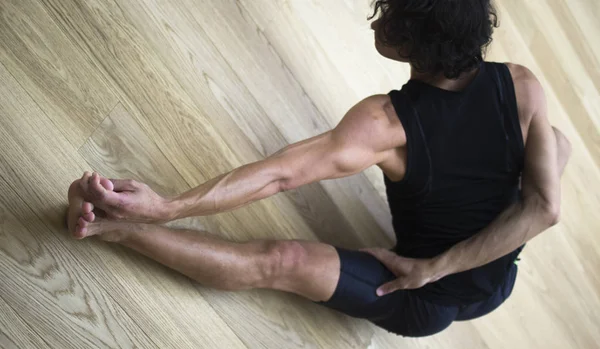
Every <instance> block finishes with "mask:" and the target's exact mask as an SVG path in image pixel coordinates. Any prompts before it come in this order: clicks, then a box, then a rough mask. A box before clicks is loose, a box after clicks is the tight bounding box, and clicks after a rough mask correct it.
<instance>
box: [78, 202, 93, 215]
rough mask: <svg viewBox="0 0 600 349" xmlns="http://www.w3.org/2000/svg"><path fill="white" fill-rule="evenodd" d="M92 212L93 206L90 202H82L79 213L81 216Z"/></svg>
mask: <svg viewBox="0 0 600 349" xmlns="http://www.w3.org/2000/svg"><path fill="white" fill-rule="evenodd" d="M93 210H94V204H92V203H91V202H87V201H84V203H83V204H82V205H81V212H82V213H83V214H86V213H90V212H92V211H93Z"/></svg>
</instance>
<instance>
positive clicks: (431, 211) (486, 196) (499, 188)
mask: <svg viewBox="0 0 600 349" xmlns="http://www.w3.org/2000/svg"><path fill="white" fill-rule="evenodd" d="M389 96H390V99H391V102H392V104H393V105H394V108H395V111H396V113H397V115H398V117H399V119H400V120H401V122H402V125H403V129H404V133H405V136H406V140H407V142H406V146H405V147H406V172H405V175H404V178H403V179H402V180H400V181H393V180H391V179H390V178H388V177H387V176H385V184H386V187H387V195H388V201H389V205H390V209H391V212H392V216H393V224H394V229H395V231H396V238H397V245H396V248H395V250H396V252H397V253H398V254H400V255H402V256H407V257H413V258H430V257H434V256H437V255H439V254H440V253H442V252H444V251H446V250H447V249H449V248H450V247H452V246H453V245H455V244H457V243H458V242H460V241H463V240H465V239H468V238H469V237H471V236H472V235H474V234H476V233H477V232H479V231H480V230H481V229H483V228H484V227H485V226H487V225H488V224H490V222H491V221H493V220H494V219H495V218H496V217H497V216H498V215H499V214H500V213H501V212H502V211H503V210H504V209H506V207H508V206H509V205H510V204H512V203H514V202H515V201H516V200H517V198H518V186H519V177H520V175H521V171H522V170H523V159H524V145H523V137H522V132H521V129H520V123H519V116H518V112H517V103H516V98H515V92H514V88H513V82H512V78H511V74H510V72H509V70H508V68H507V67H506V66H505V65H503V64H497V63H482V64H481V65H480V67H479V69H478V71H477V73H476V74H475V75H474V77H473V79H472V80H471V81H470V83H469V84H468V85H467V86H466V87H464V88H463V89H462V90H460V91H449V90H445V89H441V88H438V87H435V86H432V85H429V84H427V83H424V82H422V81H419V80H410V81H409V82H408V83H407V84H405V85H404V86H403V88H402V90H400V91H396V90H395V91H392V92H390V94H389ZM517 253H518V251H515V252H513V253H511V254H509V255H507V256H505V257H503V258H500V259H499V260H496V261H494V262H492V263H489V264H488V265H485V266H482V267H480V268H476V269H473V270H469V271H466V272H463V273H459V274H455V275H451V276H448V277H446V278H443V279H441V280H439V281H437V282H435V283H432V284H429V285H427V286H426V287H425V290H424V292H427V291H429V295H428V298H430V299H432V300H435V301H438V302H441V301H443V302H445V303H448V302H449V303H454V302H456V300H459V299H460V300H461V301H475V300H479V299H483V298H485V297H488V296H489V295H490V294H491V293H492V292H493V291H494V290H496V289H497V287H498V285H500V284H501V283H502V282H503V281H504V279H505V277H506V275H507V274H508V273H507V272H508V270H509V267H510V264H511V263H512V261H513V260H514V258H515V257H516V254H517ZM439 295H443V297H440V296H439Z"/></svg>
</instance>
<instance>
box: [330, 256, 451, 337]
mask: <svg viewBox="0 0 600 349" xmlns="http://www.w3.org/2000/svg"><path fill="white" fill-rule="evenodd" d="M336 251H337V253H338V255H339V259H340V276H339V281H338V284H337V286H336V288H335V292H334V293H333V295H332V297H331V298H330V299H329V300H328V301H326V302H321V303H320V304H322V305H324V306H326V307H329V308H332V309H335V310H337V311H340V312H342V313H344V314H347V315H350V316H352V317H357V318H363V319H368V320H369V321H371V322H373V323H374V324H376V325H378V326H380V327H382V328H384V329H386V330H388V331H390V332H394V333H396V334H400V335H403V336H411V337H421V336H428V335H432V334H434V333H437V332H439V331H441V330H443V329H445V328H446V327H448V326H449V325H450V324H451V323H452V322H453V321H454V319H455V318H456V316H457V314H458V307H456V306H442V305H438V304H434V303H430V302H428V301H427V300H424V299H422V298H421V297H420V296H419V292H418V290H400V291H396V292H393V293H391V294H388V295H385V296H383V297H379V296H377V294H376V293H375V291H376V290H377V288H378V287H379V286H381V285H382V284H384V283H386V282H388V281H391V280H393V279H394V278H395V276H394V275H393V274H392V273H391V272H390V271H389V270H388V269H387V268H386V267H385V266H384V265H383V264H382V263H381V262H379V261H378V260H377V259H376V258H375V257H373V256H372V255H370V254H368V253H365V252H360V251H350V250H345V249H339V248H338V249H336Z"/></svg>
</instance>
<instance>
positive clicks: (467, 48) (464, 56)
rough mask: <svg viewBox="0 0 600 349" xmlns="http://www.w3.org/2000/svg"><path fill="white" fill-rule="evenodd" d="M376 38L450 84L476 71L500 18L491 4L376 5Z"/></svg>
mask: <svg viewBox="0 0 600 349" xmlns="http://www.w3.org/2000/svg"><path fill="white" fill-rule="evenodd" d="M373 6H374V10H373V14H372V15H371V16H369V18H368V19H369V20H371V19H373V18H374V17H375V16H377V15H378V14H379V17H378V19H377V20H378V23H377V27H378V29H377V31H376V32H377V38H378V40H379V41H380V42H381V43H383V44H384V45H386V46H390V47H394V48H397V49H398V53H399V54H400V56H401V57H403V58H404V59H407V60H408V61H409V62H410V63H411V64H412V66H413V67H414V69H416V70H417V71H418V72H423V73H434V74H437V73H443V74H444V76H446V77H447V78H449V79H456V78H458V77H459V76H460V75H461V73H463V72H467V71H471V70H472V69H474V68H476V67H477V66H478V65H479V63H480V62H481V61H483V55H484V53H485V49H486V48H487V46H488V45H489V44H490V43H491V41H492V33H493V31H494V28H496V27H498V16H497V15H496V9H495V8H494V6H493V4H492V3H491V0H374V1H373Z"/></svg>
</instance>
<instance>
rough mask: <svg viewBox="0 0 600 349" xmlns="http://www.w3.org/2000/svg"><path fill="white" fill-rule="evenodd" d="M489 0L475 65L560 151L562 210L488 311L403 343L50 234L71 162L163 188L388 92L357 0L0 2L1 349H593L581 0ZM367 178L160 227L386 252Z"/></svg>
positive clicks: (596, 77) (590, 141)
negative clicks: (515, 92) (520, 104)
mask: <svg viewBox="0 0 600 349" xmlns="http://www.w3.org/2000/svg"><path fill="white" fill-rule="evenodd" d="M497 5H498V9H499V12H500V21H501V27H500V28H499V29H498V30H497V31H496V33H495V40H494V43H493V45H492V47H491V50H490V52H489V55H488V58H489V59H490V60H497V61H507V60H508V61H513V62H516V63H521V64H524V65H526V66H528V67H530V68H531V69H532V70H533V71H534V72H535V73H536V74H537V75H538V77H539V78H540V79H541V80H542V82H543V85H544V87H545V88H546V93H547V96H548V103H549V109H550V117H551V119H552V123H553V124H554V125H556V126H558V127H559V128H560V129H561V130H562V131H563V132H564V133H565V134H566V135H567V136H568V137H569V139H570V140H571V142H572V143H573V148H574V153H573V157H572V159H571V162H570V164H569V166H568V168H567V170H566V172H565V175H564V178H563V182H562V183H563V187H562V190H563V205H562V207H563V214H562V222H561V223H560V224H559V225H558V226H556V227H555V228H553V229H551V230H549V231H547V232H545V233H543V234H542V235H541V236H540V237H539V238H536V239H535V240H534V241H533V242H531V243H530V244H529V245H528V247H527V249H526V251H525V252H524V254H523V260H522V261H521V263H520V272H519V277H518V280H517V284H516V286H515V290H514V293H513V296H512V297H511V298H510V299H509V300H508V301H507V302H506V303H505V305H503V306H502V307H501V308H500V309H499V310H497V311H495V312H494V313H492V314H491V315H489V316H487V317H485V318H482V319H478V320H476V321H472V322H467V323H455V324H453V325H452V326H451V327H450V328H449V329H448V330H447V331H445V332H443V333H442V334H439V335H436V336H433V337H430V338H424V339H408V338H402V337H397V336H394V335H391V334H388V333H387V332H386V331H384V330H381V329H378V328H376V327H374V326H372V325H370V324H369V323H367V322H365V321H362V320H356V319H351V318H349V317H346V316H344V315H341V314H338V313H335V312H333V311H330V310H327V309H324V308H321V307H319V306H317V305H315V304H312V303H310V302H308V301H305V300H302V299H300V298H299V297H296V296H293V295H287V294H281V293H277V292H271V291H250V292H239V293H224V292H216V291H212V290H209V289H206V288H203V287H202V286H201V285H198V284H196V283H194V282H191V281H190V280H189V279H187V278H185V277H183V276H180V275H178V274H176V273H174V272H172V271H170V270H168V269H166V268H164V267H162V266H161V265H159V264H157V263H155V262H153V261H151V260H149V259H146V258H144V257H141V256H140V255H137V254H135V253H133V252H131V251H129V250H126V249H124V248H120V247H118V246H114V245H109V244H107V243H103V242H101V241H97V240H93V239H89V240H85V241H74V240H72V239H70V238H69V236H68V234H67V232H66V229H65V227H64V224H63V218H64V210H65V206H66V192H67V187H68V185H69V184H70V182H71V181H72V180H73V179H75V178H77V177H79V176H81V173H82V172H83V171H84V170H90V169H93V170H96V171H99V172H100V173H102V174H104V175H106V176H111V177H130V178H135V179H138V180H142V181H145V182H147V183H149V184H150V185H152V186H153V187H154V188H156V189H157V190H159V191H160V192H162V193H164V194H175V193H178V192H181V191H184V190H186V189H188V188H190V187H193V186H196V185H198V184H200V183H202V182H203V181H205V180H207V179H209V178H211V177H213V176H216V175H218V174H220V173H222V172H224V171H228V170H230V169H232V168H234V167H237V166H239V165H242V164H244V163H248V162H251V161H255V160H258V159H261V158H263V157H265V156H267V155H270V154H272V153H274V152H275V151H277V150H278V149H280V148H282V147H283V146H285V145H287V144H289V143H292V142H296V141H298V140H301V139H304V138H307V137H309V136H313V135H316V134H318V133H320V132H323V131H325V130H328V129H330V128H331V127H332V126H334V125H335V124H336V123H337V121H339V119H340V118H341V117H342V116H343V114H344V113H345V111H346V110H347V109H348V108H349V107H350V106H351V105H353V104H354V103H355V102H357V101H358V100H360V99H362V98H363V97H366V96H368V95H371V94H375V93H386V92H387V91H389V90H390V89H393V88H400V87H401V85H402V84H403V83H404V82H405V81H406V79H407V77H408V66H406V65H402V64H399V63H394V62H391V61H388V60H385V59H383V58H381V57H379V56H378V55H377V53H376V51H375V50H374V48H373V34H372V32H371V31H370V30H369V23H368V22H367V21H366V16H367V14H368V13H369V2H368V0H335V1H333V0H330V1H318V0H287V1H283V0H278V1H273V0H237V1H234V0H220V1H209V0H177V1H163V0H146V1H130V0H97V1H96V0H94V1H82V0H78V1H76V0H2V1H0V149H1V151H0V347H3V348H43V347H52V348H61V349H62V348H91V347H111V348H113V347H115V348H116V347H119V348H126V347H134V346H136V347H140V348H423V349H424V348H445V349H446V348H461V349H468V348H477V349H479V348H528V349H533V348H544V349H546V348H561V349H562V348H598V345H599V344H598V343H600V330H599V328H600V315H599V311H600V255H599V253H598V251H600V235H598V232H599V230H600V215H599V214H598V209H599V208H600V194H599V193H600V184H598V183H599V182H600V170H599V169H600V92H599V87H600V44H599V41H598V37H599V36H600V22H599V21H598V18H599V16H600V2H598V1H596V0H573V1H571V0H569V1H561V0H530V1H522V0H498V1H497ZM381 177H382V176H381V173H380V172H379V171H378V170H377V169H369V170H368V171H367V172H365V173H364V174H360V175H357V176H354V177H352V178H348V179H343V180H336V181H326V182H323V183H320V184H315V185H310V186H307V187H304V188H301V189H300V190H296V191H293V192H289V193H285V194H281V195H278V196H276V197H274V198H270V199H267V200H264V201H262V202H259V203H256V204H253V205H251V206H249V207H247V208H244V209H240V210H237V211H235V212H232V213H226V214H221V215H217V216H213V217H206V218H202V219H195V220H188V221H185V222H178V223H177V224H180V225H186V226H193V227H198V228H202V227H203V228H205V229H208V230H210V231H212V232H215V233H218V234H221V235H222V236H225V237H227V238H230V239H234V240H245V239H249V238H265V237H270V238H274V237H279V238H303V239H320V240H322V241H326V242H330V243H335V244H337V245H341V246H345V247H360V246H375V245H379V246H389V245H390V244H391V243H392V240H391V238H390V236H391V233H392V232H391V222H390V216H389V212H388V209H387V207H386V201H385V194H384V188H383V182H382V178H381Z"/></svg>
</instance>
